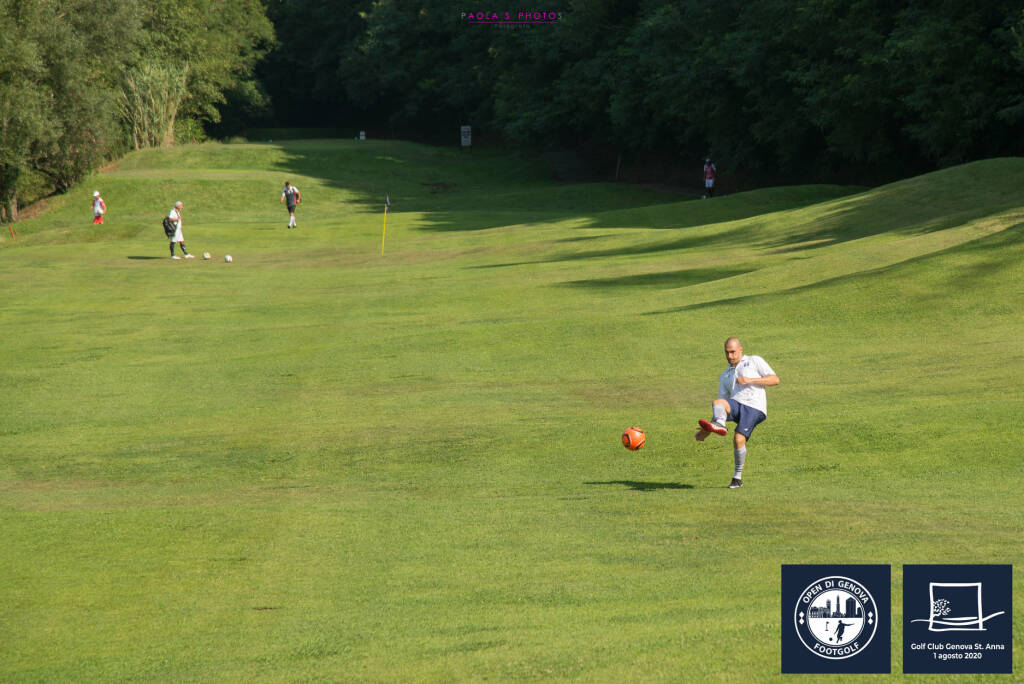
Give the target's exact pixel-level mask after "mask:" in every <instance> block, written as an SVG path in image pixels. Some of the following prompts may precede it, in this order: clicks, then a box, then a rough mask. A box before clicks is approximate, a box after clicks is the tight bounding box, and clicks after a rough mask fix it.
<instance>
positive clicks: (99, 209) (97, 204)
mask: <svg viewBox="0 0 1024 684" xmlns="http://www.w3.org/2000/svg"><path fill="white" fill-rule="evenodd" d="M106 213H107V203H106V202H104V201H103V198H102V197H100V191H99V190H96V191H95V192H93V193H92V223H93V225H98V224H101V223H103V215H104V214H106Z"/></svg>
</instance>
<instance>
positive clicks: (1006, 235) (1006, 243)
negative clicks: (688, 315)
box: [642, 223, 1024, 316]
mask: <svg viewBox="0 0 1024 684" xmlns="http://www.w3.org/2000/svg"><path fill="white" fill-rule="evenodd" d="M1022 244H1024V223H1015V224H1013V225H1012V226H1009V227H1007V228H1005V229H1003V230H1001V231H999V232H998V233H994V234H992V235H988V236H986V237H983V238H979V239H977V240H971V241H969V242H964V243H961V244H959V245H954V246H952V247H947V248H946V249H941V250H938V251H935V252H931V253H929V254H922V255H920V256H916V257H913V258H910V259H906V260H904V261H898V262H896V263H894V264H889V265H887V266H880V267H878V268H871V269H865V270H863V271H856V272H854V273H847V274H845V275H841V276H836V277H835V278H826V279H824V280H819V281H818V282H816V283H811V284H809V285H801V286H799V287H793V288H789V289H785V290H776V291H774V292H771V293H768V294H765V293H758V294H751V295H744V296H742V297H729V298H726V299H716V300H713V301H710V302H699V303H697V304H688V305H686V306H679V307H674V308H671V309H662V310H658V311H648V312H646V313H644V314H642V315H644V316H657V315H661V314H671V313H680V312H683V311H699V310H701V309H709V308H717V307H721V306H729V305H733V304H749V303H750V302H753V301H755V300H758V301H761V302H764V301H765V299H766V298H767V297H785V296H788V295H792V294H798V293H805V292H812V291H814V290H818V289H820V288H823V287H829V286H832V285H837V284H842V283H847V282H853V281H855V280H858V279H861V278H865V277H869V278H877V277H879V276H885V275H889V274H892V273H894V272H896V271H898V270H900V269H903V268H906V267H908V266H912V265H914V264H920V263H927V262H929V261H931V260H933V259H936V258H943V257H946V256H950V255H960V256H964V257H969V258H973V259H975V260H977V261H976V263H974V264H972V265H962V266H961V267H960V268H959V269H958V271H957V275H956V276H955V278H953V279H952V282H951V283H950V285H951V287H952V288H955V289H958V290H967V289H970V288H974V287H977V286H978V284H979V283H980V282H981V280H982V279H983V278H986V277H991V276H993V275H994V274H998V273H999V272H1001V271H1004V270H1008V269H1010V268H1013V267H1015V266H1016V262H1014V261H1013V260H1012V258H1010V257H1009V256H1007V252H1008V250H1010V249H1019V248H1020V246H1021V245H1022ZM984 257H991V258H990V259H988V260H982V259H983V258H984Z"/></svg>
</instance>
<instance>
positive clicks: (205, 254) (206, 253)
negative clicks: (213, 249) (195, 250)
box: [203, 252, 210, 260]
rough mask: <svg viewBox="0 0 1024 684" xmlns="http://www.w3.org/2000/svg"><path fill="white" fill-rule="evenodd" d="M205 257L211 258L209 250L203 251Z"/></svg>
mask: <svg viewBox="0 0 1024 684" xmlns="http://www.w3.org/2000/svg"><path fill="white" fill-rule="evenodd" d="M203 258H204V259H207V260H209V258H210V253H209V252H203Z"/></svg>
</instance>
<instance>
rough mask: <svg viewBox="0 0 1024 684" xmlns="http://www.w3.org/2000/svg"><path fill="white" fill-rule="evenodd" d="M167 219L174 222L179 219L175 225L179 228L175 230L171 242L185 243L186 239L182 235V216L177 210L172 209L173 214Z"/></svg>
mask: <svg viewBox="0 0 1024 684" xmlns="http://www.w3.org/2000/svg"><path fill="white" fill-rule="evenodd" d="M167 218H169V219H171V221H172V222H174V220H175V219H177V222H176V223H174V225H175V226H177V228H175V229H174V237H172V238H171V242H184V241H185V238H184V237H182V235H181V214H179V213H178V210H177V209H171V213H169V214H168V215H167Z"/></svg>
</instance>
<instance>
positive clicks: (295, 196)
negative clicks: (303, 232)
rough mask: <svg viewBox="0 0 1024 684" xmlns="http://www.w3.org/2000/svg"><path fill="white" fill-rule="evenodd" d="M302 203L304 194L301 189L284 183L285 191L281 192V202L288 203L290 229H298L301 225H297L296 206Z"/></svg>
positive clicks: (286, 182)
mask: <svg viewBox="0 0 1024 684" xmlns="http://www.w3.org/2000/svg"><path fill="white" fill-rule="evenodd" d="M301 201H302V193H300V192H299V189H298V188H297V187H295V186H294V185H292V184H291V183H289V182H288V181H285V182H284V190H283V191H282V192H281V202H287V203H288V227H289V228H298V227H299V225H298V224H297V223H295V206H296V205H297V204H298V203H299V202H301Z"/></svg>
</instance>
